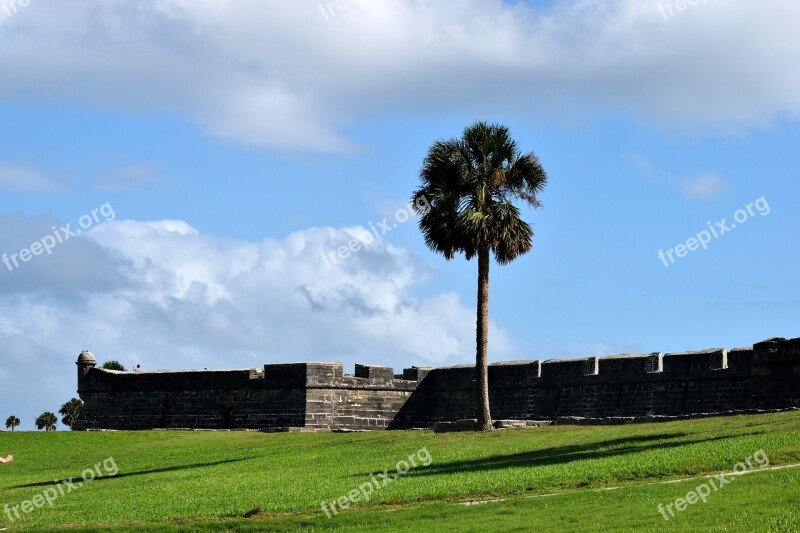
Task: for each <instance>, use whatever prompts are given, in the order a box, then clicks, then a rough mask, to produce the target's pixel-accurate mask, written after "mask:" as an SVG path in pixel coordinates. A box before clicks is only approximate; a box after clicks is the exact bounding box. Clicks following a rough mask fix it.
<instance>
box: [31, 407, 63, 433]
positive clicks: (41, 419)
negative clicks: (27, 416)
mask: <svg viewBox="0 0 800 533" xmlns="http://www.w3.org/2000/svg"><path fill="white" fill-rule="evenodd" d="M57 423H58V417H56V415H54V414H53V413H51V412H50V411H45V412H44V413H42V414H40V415H39V416H38V417H37V418H36V429H38V430H42V429H43V430H45V431H55V430H56V424H57Z"/></svg>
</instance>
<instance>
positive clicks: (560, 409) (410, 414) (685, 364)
mask: <svg viewBox="0 0 800 533" xmlns="http://www.w3.org/2000/svg"><path fill="white" fill-rule="evenodd" d="M489 383H490V402H491V409H492V416H493V418H495V419H519V420H531V419H551V418H555V417H559V416H580V417H591V418H603V417H620V416H624V417H629V416H636V417H641V416H647V415H687V414H695V413H715V412H724V411H738V410H749V409H782V408H789V407H800V339H794V340H785V339H770V340H767V341H764V342H760V343H758V344H756V345H754V346H753V347H749V348H740V349H736V350H732V351H730V352H728V351H727V350H726V349H724V348H721V349H713V350H704V351H700V352H688V353H674V354H666V355H663V356H662V355H661V354H659V353H654V354H649V355H624V356H610V357H590V358H585V359H572V360H563V361H560V360H551V361H544V362H540V361H512V362H507V363H498V364H493V365H491V366H490V367H489ZM78 392H79V394H80V396H81V398H82V399H83V401H84V402H85V407H84V411H83V413H82V414H81V416H80V418H79V420H78V424H77V427H76V429H155V428H195V429H275V430H278V429H287V428H301V429H304V430H309V431H315V430H338V429H350V430H361V429H403V428H413V427H431V426H433V425H434V424H435V423H437V422H441V421H451V420H459V419H464V418H474V417H475V400H474V398H475V368H474V366H457V367H450V368H435V369H431V368H424V367H420V368H418V367H413V368H409V369H405V370H404V371H403V373H402V374H401V375H394V373H393V370H392V369H391V368H388V367H381V366H370V365H356V368H355V373H354V375H345V374H344V372H343V368H342V365H341V364H340V363H293V364H274V365H266V366H265V367H264V368H263V369H248V370H220V371H191V372H146V373H140V374H134V373H125V372H114V371H110V370H102V369H98V368H95V367H94V364H93V363H89V364H87V363H80V362H79V363H78Z"/></svg>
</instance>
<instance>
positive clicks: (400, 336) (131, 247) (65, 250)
mask: <svg viewBox="0 0 800 533" xmlns="http://www.w3.org/2000/svg"><path fill="white" fill-rule="evenodd" d="M52 223H53V221H51V220H50V219H48V218H46V217H44V218H41V219H35V220H28V219H25V218H24V217H21V216H20V215H14V216H3V220H0V228H6V229H7V230H8V231H6V232H4V233H0V250H5V249H10V248H9V243H10V242H12V240H13V242H16V239H17V238H18V233H19V232H20V231H23V230H24V231H25V232H27V234H26V236H25V238H26V239H27V238H28V237H29V236H35V235H42V234H45V233H47V231H48V229H49V227H50V225H51V224H52ZM14 228H16V230H15V231H12V229H14ZM353 231H360V232H364V231H366V229H365V228H350V229H334V228H311V229H307V230H304V231H300V232H296V233H293V234H291V235H289V236H287V237H286V238H285V239H283V240H273V239H267V240H264V241H262V242H258V243H248V242H242V241H236V240H232V239H224V238H216V237H211V236H207V235H203V234H201V233H199V232H198V231H197V230H196V229H194V228H192V227H191V226H189V225H188V224H186V223H185V222H182V221H168V220H167V221H157V222H134V221H118V222H110V223H106V224H102V225H100V226H97V227H95V228H94V229H93V230H92V231H91V232H89V233H88V234H87V235H81V237H80V238H77V239H71V240H70V241H68V242H65V243H64V244H62V245H60V246H59V247H58V248H56V249H55V250H54V252H53V255H52V256H40V257H35V258H33V260H32V261H31V262H29V263H26V264H25V265H22V266H21V267H20V268H18V269H16V270H14V271H13V272H8V271H6V270H5V269H0V295H1V296H2V297H0V346H3V348H2V353H3V355H2V357H3V367H4V370H5V372H3V373H0V390H1V391H2V393H0V399H1V400H2V403H3V405H4V406H5V407H6V409H10V410H12V411H17V412H16V413H15V414H17V416H20V417H23V416H24V417H25V422H26V424H27V423H29V420H28V418H32V417H35V416H36V415H38V414H39V413H41V412H42V411H44V410H54V409H57V408H58V406H60V405H61V403H63V402H64V401H66V400H68V399H69V398H70V397H71V396H73V395H74V394H75V392H74V391H75V387H76V377H75V372H76V370H75V365H74V360H75V358H76V356H77V354H78V352H80V351H81V350H82V349H86V348H89V349H91V350H92V351H94V352H95V354H97V356H98V357H99V358H100V359H101V361H105V360H110V359H117V360H120V361H122V362H123V364H126V365H127V366H131V365H133V364H135V363H141V364H142V366H143V368H144V369H165V368H166V369H186V368H206V367H207V368H228V367H236V368H247V367H259V366H261V365H263V364H265V363H268V362H277V361H309V360H323V361H340V362H343V363H345V370H346V371H347V372H352V368H353V367H352V365H353V364H354V363H356V362H360V363H374V364H385V365H390V366H393V367H395V369H396V370H397V371H400V370H401V369H402V368H404V367H408V366H411V365H434V366H437V365H446V364H460V363H465V362H469V361H471V360H473V358H474V351H475V348H474V337H475V333H474V327H475V326H474V324H475V317H474V309H473V308H471V307H469V306H467V305H464V304H463V303H462V302H461V301H459V297H458V296H457V295H456V294H453V293H443V294H436V295H433V296H430V297H427V298H415V297H412V296H411V295H410V292H411V289H412V288H413V287H414V286H415V285H416V284H418V283H420V282H421V281H423V280H424V277H425V272H426V268H425V267H424V266H423V265H421V264H420V263H419V262H418V260H417V259H416V258H415V257H414V256H413V255H412V254H411V253H410V252H409V251H407V250H404V249H400V248H396V247H394V246H389V245H387V244H386V243H381V244H378V245H376V246H373V247H372V248H371V249H369V250H361V251H359V252H358V253H355V254H353V255H351V256H350V257H349V258H347V260H346V261H343V262H341V263H340V265H338V266H336V267H334V268H328V267H326V266H325V265H324V263H323V262H322V261H321V260H320V256H321V254H322V252H323V251H327V250H331V249H335V248H336V247H338V246H341V245H343V244H346V243H347V242H348V241H349V240H350V238H351V235H352V232H353ZM1 266H2V264H0V267H1ZM491 330H492V331H491V341H490V348H491V356H492V359H493V360H502V359H516V358H519V357H520V355H522V354H521V353H520V352H519V350H518V348H517V347H516V346H515V344H514V343H513V342H512V341H511V339H510V338H509V335H508V334H507V333H506V332H505V331H504V330H503V329H502V328H500V327H498V326H497V325H495V324H492V325H491Z"/></svg>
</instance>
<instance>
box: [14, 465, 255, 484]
mask: <svg viewBox="0 0 800 533" xmlns="http://www.w3.org/2000/svg"><path fill="white" fill-rule="evenodd" d="M250 459H255V457H243V458H241V459H226V460H224V461H214V462H211V463H196V464H193V465H182V466H170V467H165V468H153V469H151V470H140V471H138V472H125V473H118V474H117V475H115V476H109V475H104V476H103V477H97V478H95V479H94V481H93V483H96V482H98V481H105V480H108V479H120V478H125V477H133V476H144V475H147V474H163V473H165V472H177V471H180V470H191V469H193V468H206V467H209V466H219V465H224V464H229V463H238V462H241V461H248V460H250ZM64 479H70V478H69V477H67V478H64ZM72 479H73V480H74V482H75V483H78V482H80V481H83V479H82V478H81V475H80V474H78V475H77V476H74V477H73V478H72ZM59 481H60V480H59ZM54 484H55V483H54V482H53V481H52V480H50V481H42V482H38V483H26V484H25V485H14V486H12V487H8V489H27V488H32V487H46V486H48V485H54Z"/></svg>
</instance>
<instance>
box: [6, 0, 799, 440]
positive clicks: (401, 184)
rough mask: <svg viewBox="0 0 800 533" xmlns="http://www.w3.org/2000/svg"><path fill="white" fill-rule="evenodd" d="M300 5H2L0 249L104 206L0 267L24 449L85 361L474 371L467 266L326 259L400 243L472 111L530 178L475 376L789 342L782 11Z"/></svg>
mask: <svg viewBox="0 0 800 533" xmlns="http://www.w3.org/2000/svg"><path fill="white" fill-rule="evenodd" d="M664 4H669V3H663V2H662V3H661V5H664ZM319 5H320V4H319V2H302V1H301V2H292V3H287V2H256V1H241V2H217V1H212V0H207V1H206V0H193V1H189V0H163V1H161V2H134V1H132V0H131V1H128V0H119V1H117V2H114V3H110V4H109V3H103V2H99V1H90V0H86V1H84V2H80V3H78V4H76V5H72V4H70V5H68V6H67V5H63V4H59V3H57V2H53V1H48V0H34V1H33V2H31V4H30V5H29V6H27V7H19V8H18V9H17V10H16V12H12V14H11V15H10V16H8V15H6V14H5V13H4V12H3V11H2V8H0V73H2V74H0V253H6V254H8V255H9V256H10V255H12V254H14V253H17V254H19V252H20V250H22V249H24V248H29V247H30V246H31V244H33V243H36V242H42V239H44V238H45V237H46V236H48V235H51V234H53V229H52V227H53V226H56V227H61V226H63V225H64V224H68V223H69V224H71V226H72V227H73V228H76V227H78V226H79V221H80V219H81V217H82V216H84V215H87V214H91V212H92V210H93V209H98V208H99V207H101V206H107V207H106V210H105V211H104V212H105V213H106V216H101V217H99V218H98V219H97V220H94V221H92V223H91V224H90V226H91V227H87V228H85V230H84V231H82V232H81V234H80V235H78V236H76V237H74V238H71V239H70V240H68V241H66V242H63V243H60V244H58V245H56V246H55V247H54V248H53V249H52V254H51V255H47V254H42V255H39V256H35V257H31V258H30V260H29V261H27V262H20V264H19V266H18V267H15V268H11V269H9V268H7V267H6V266H5V265H3V264H2V263H0V295H2V298H0V343H2V344H0V346H2V348H0V354H2V355H1V357H2V362H3V364H2V365H0V400H2V405H4V406H5V408H6V409H7V410H8V411H9V412H8V413H6V414H5V415H4V416H8V415H10V414H16V415H17V416H19V417H20V418H22V420H23V428H26V429H31V427H32V424H31V422H32V420H33V418H34V417H35V416H36V415H38V414H39V413H41V412H42V411H45V410H53V411H55V410H57V408H58V407H59V406H60V404H61V403H63V402H65V401H66V400H68V399H69V398H70V397H72V396H74V395H75V387H76V376H75V366H74V361H75V359H76V357H77V354H78V352H80V351H81V350H82V349H84V348H88V349H91V350H92V351H94V352H95V353H96V354H97V356H98V358H99V359H100V360H101V361H104V360H108V359H118V360H120V361H122V362H123V363H124V364H126V365H128V366H132V365H133V364H136V363H141V364H142V366H143V367H144V368H145V369H167V368H175V369H178V368H206V367H208V368H229V367H237V368H238V367H255V366H260V365H262V364H264V363H268V362H276V361H303V360H327V361H330V360H332V361H341V362H343V363H344V364H345V369H346V371H348V372H349V371H352V365H353V364H354V363H356V362H359V363H374V364H386V365H390V366H393V367H394V368H395V369H396V371H400V370H401V369H402V368H403V367H407V366H411V365H421V366H425V365H434V366H439V365H448V364H462V363H465V362H469V361H470V360H472V359H473V358H474V320H475V319H474V308H475V290H476V288H475V285H476V275H477V273H476V264H475V263H474V262H466V261H464V260H463V258H458V259H456V260H454V261H450V262H447V261H445V260H444V259H442V258H441V257H438V256H436V255H434V254H433V253H432V252H430V251H429V250H428V249H427V248H426V247H425V246H424V243H423V241H422V238H421V236H420V233H419V231H418V229H417V227H416V224H415V222H414V221H413V220H409V221H407V222H403V223H398V225H397V227H396V228H393V229H392V230H391V231H390V232H389V233H387V234H386V235H385V236H384V237H383V239H382V240H381V241H380V242H379V243H376V244H375V245H374V246H371V247H370V249H369V250H360V251H358V252H356V253H353V254H352V255H350V256H349V257H347V258H346V259H343V260H342V261H341V262H340V263H339V264H336V265H334V266H333V267H332V268H328V267H327V266H326V265H325V264H324V263H323V261H322V260H321V259H320V256H321V255H322V254H323V253H325V252H330V251H335V250H336V249H337V248H338V247H340V246H342V245H346V244H347V243H348V242H349V241H350V240H351V239H353V238H355V237H358V236H360V235H363V234H364V233H366V232H368V231H369V230H370V224H372V225H373V226H375V225H377V224H378V223H379V222H381V221H383V220H384V218H386V219H387V222H388V223H389V224H390V225H391V224H392V223H394V221H395V217H396V213H397V211H398V210H402V209H404V208H405V207H406V203H407V201H408V198H409V196H410V194H411V192H412V191H413V189H414V188H415V187H416V185H417V183H418V178H417V176H418V172H419V167H420V163H421V160H422V158H423V157H424V155H425V151H426V149H427V147H428V146H429V145H430V144H431V143H432V142H433V141H435V140H437V139H440V138H447V137H453V136H457V135H459V134H460V132H461V131H462V130H463V128H464V127H465V126H467V125H468V124H470V123H472V122H473V121H475V120H487V121H497V122H501V123H504V124H506V125H508V126H509V127H510V128H511V130H512V133H513V135H514V136H515V138H516V139H517V140H518V141H519V144H520V146H521V147H522V149H523V150H525V151H530V150H533V151H535V152H536V153H537V155H538V156H539V157H540V159H541V161H542V163H543V165H544V167H545V168H546V170H547V172H548V174H549V177H550V182H549V185H548V186H547V188H546V190H545V192H544V194H543V195H542V197H541V199H542V202H543V204H544V208H543V209H541V210H536V211H526V212H525V216H526V218H527V219H528V220H529V221H530V222H531V223H532V224H533V225H534V231H535V237H534V248H533V251H532V252H531V253H530V254H528V255H526V256H523V257H521V258H520V259H518V260H517V261H515V262H514V263H512V264H511V265H508V266H504V267H499V266H496V265H495V266H493V269H492V277H491V302H490V314H491V319H492V326H491V333H490V353H491V359H492V360H495V361H497V360H508V359H543V360H544V359H550V358H568V357H580V356H589V355H605V354H617V353H650V352H655V351H661V352H665V353H666V352H669V351H682V350H689V349H703V348H710V347H719V346H727V347H729V348H733V347H738V346H744V345H749V344H752V343H753V342H756V341H759V340H762V339H764V338H767V337H772V336H783V337H796V336H798V335H800V331H798V328H797V326H796V325H795V323H796V322H797V318H798V315H800V297H799V296H798V293H799V292H800V276H798V275H797V273H796V272H797V270H796V268H795V267H794V263H796V262H797V260H798V253H797V249H798V247H797V240H798V239H797V235H796V228H797V227H798V222H800V213H798V211H797V209H794V206H793V204H794V203H795V200H796V198H797V197H798V193H800V185H798V180H797V179H796V178H797V176H798V175H800V157H798V155H797V146H798V145H799V144H800V143H799V141H800V125H799V124H798V120H797V119H798V116H799V115H800V96H798V93H797V91H796V87H797V86H798V82H799V81H800V67H799V66H798V65H800V62H798V56H800V43H798V42H797V40H796V38H793V37H792V36H793V35H796V30H797V28H796V22H793V21H796V20H800V19H798V15H800V7H798V6H797V5H796V4H795V3H792V2H790V1H788V0H786V1H778V0H774V1H772V2H770V3H769V5H770V7H769V9H768V8H766V7H765V4H758V5H755V4H753V3H752V2H745V1H744V0H731V1H730V2H726V3H724V4H723V3H720V2H715V3H710V4H708V5H703V4H702V3H701V4H698V5H696V6H692V7H690V8H689V9H686V10H685V11H682V12H677V11H675V14H674V16H672V17H669V18H665V17H664V16H662V14H661V13H660V11H659V2H642V1H636V2H634V1H632V0H630V1H629V0H613V1H607V2H599V1H593V0H575V1H567V0H564V1H559V2H530V3H527V4H524V3H520V4H516V3H512V2H500V1H486V0H483V1H478V0H470V1H466V2H432V1H424V0H417V1H394V2H388V1H386V2H384V1H370V2H362V1H356V0H352V1H350V2H348V3H347V4H346V8H345V9H343V10H341V11H336V12H335V16H328V18H327V20H326V18H325V16H323V15H322V14H321V13H320V11H319ZM323 7H324V6H323ZM329 13H330V12H329ZM757 201H758V203H756V202H757ZM748 205H750V206H751V208H750V209H751V212H752V215H750V214H747V213H746V209H747V206H748ZM754 206H760V207H761V208H762V209H761V210H757V209H756V208H755V207H754ZM740 209H744V210H745V211H744V213H745V215H746V216H745V217H743V218H742V219H743V220H744V222H743V223H740V224H737V226H736V227H735V228H733V229H731V230H730V231H728V232H726V233H725V234H724V235H721V236H719V238H715V239H713V240H711V242H710V243H709V245H708V249H707V250H703V249H698V250H696V251H692V252H689V253H688V254H686V256H685V257H683V258H679V259H677V261H676V262H675V263H674V264H670V266H668V267H665V266H664V264H663V263H662V261H661V260H659V257H658V252H659V250H664V251H667V250H670V249H674V248H675V247H676V246H677V245H679V244H682V243H683V244H684V245H685V244H686V242H687V240H689V239H690V238H692V237H694V236H696V235H697V234H698V233H699V232H702V231H704V230H706V229H707V223H708V222H711V223H712V226H713V225H714V223H716V222H718V221H721V220H722V219H723V218H724V219H726V224H727V225H730V224H731V223H733V219H734V215H735V213H736V212H737V210H740ZM111 211H113V217H112V216H107V215H108V214H109V213H110V212H111ZM106 219H108V220H107V221H106ZM4 419H5V418H3V420H4Z"/></svg>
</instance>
